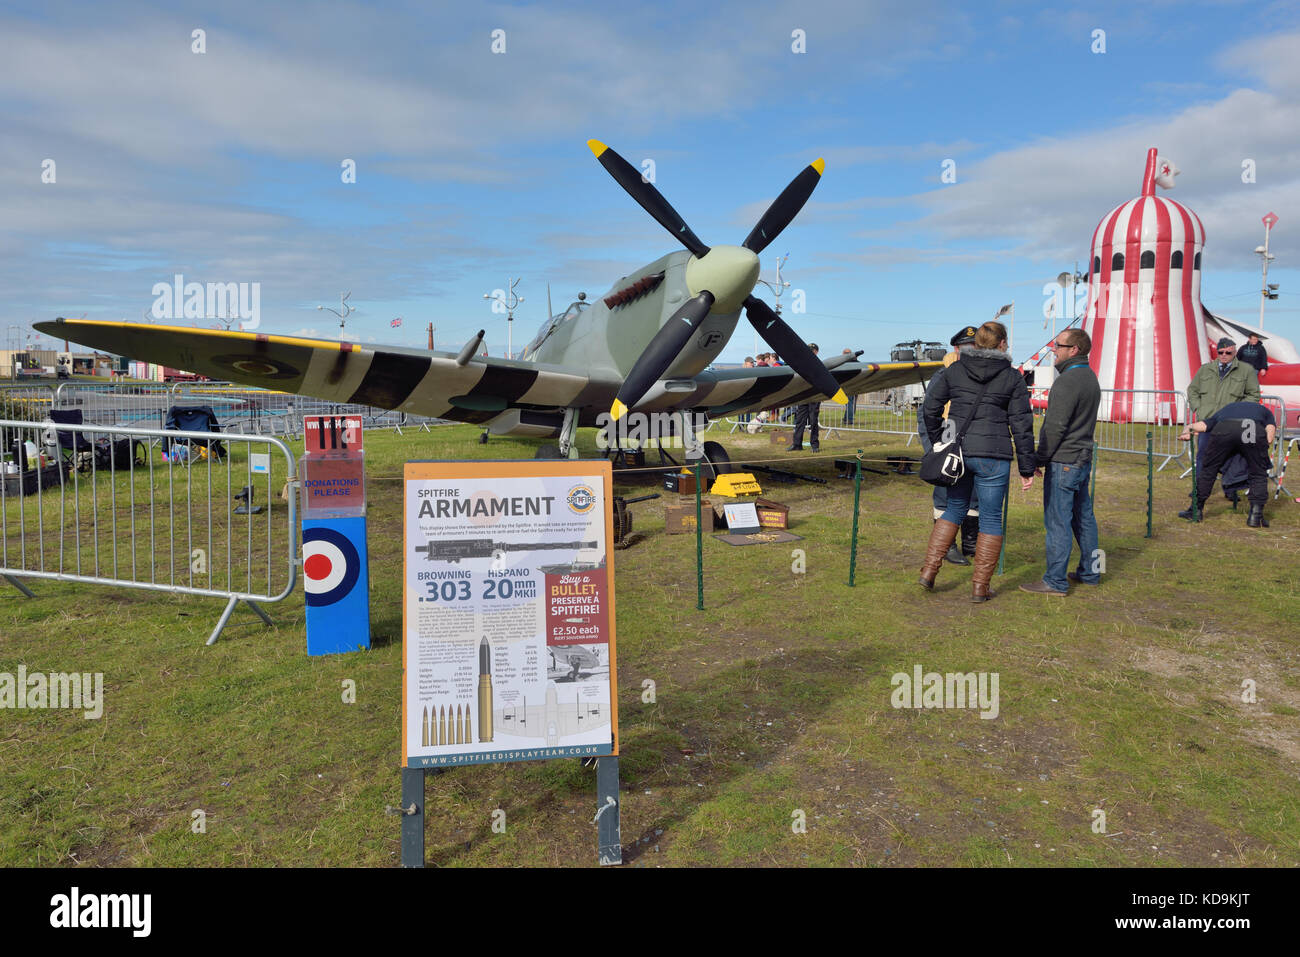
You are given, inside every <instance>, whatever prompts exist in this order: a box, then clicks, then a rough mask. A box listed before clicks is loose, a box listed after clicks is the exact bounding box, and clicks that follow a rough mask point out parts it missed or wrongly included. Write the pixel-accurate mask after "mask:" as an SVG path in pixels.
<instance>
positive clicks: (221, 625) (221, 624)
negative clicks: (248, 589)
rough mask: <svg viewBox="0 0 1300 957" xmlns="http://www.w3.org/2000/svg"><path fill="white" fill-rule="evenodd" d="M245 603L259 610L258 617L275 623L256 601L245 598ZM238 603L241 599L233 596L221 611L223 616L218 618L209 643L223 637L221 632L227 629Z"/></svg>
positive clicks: (213, 642)
mask: <svg viewBox="0 0 1300 957" xmlns="http://www.w3.org/2000/svg"><path fill="white" fill-rule="evenodd" d="M244 603H245V604H247V605H248V607H249V608H251V609H253V611H255V612H257V615H258V617H259V618H261V619H262V621H264V622H266V624H267V625H274V624H275V623H274V622H273V621H271V618H270V616H269V615H267V613H266V612H264V611H262V609H260V608H258V607H257V605H256V603H254V602H251V601H248V599H244ZM237 604H239V599H238V598H235V597H233V596H232V597H231V599H230V601H228V602H227V603H226V610H225V611H223V612H222V613H221V617H220V618H219V619H218V620H217V627H216V628H213V629H212V635H211V636H210V637H209V638H208V641H207V643H208V644H209V645H215V644H216V643H217V639H218V638H220V637H221V633H222V631H224V630H225V628H226V624H227V623H228V622H229V621H230V616H231V614H232V613H233V612H234V610H235V606H236V605H237Z"/></svg>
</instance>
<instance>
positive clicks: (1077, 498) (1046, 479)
mask: <svg viewBox="0 0 1300 957" xmlns="http://www.w3.org/2000/svg"><path fill="white" fill-rule="evenodd" d="M1091 468H1092V463H1091V461H1085V462H1080V463H1079V464H1077V465H1062V464H1061V463H1060V462H1053V463H1052V464H1051V465H1050V466H1049V467H1047V468H1045V469H1043V527H1044V528H1045V529H1046V530H1047V534H1046V541H1047V572H1046V573H1045V574H1044V575H1043V583H1044V584H1045V585H1047V587H1049V588H1054V589H1056V590H1057V591H1069V590H1070V582H1069V580H1068V579H1067V578H1066V577H1065V573H1066V570H1067V568H1068V567H1069V564H1070V551H1071V550H1072V549H1073V547H1074V539H1078V542H1079V567H1078V568H1077V569H1075V571H1076V573H1077V574H1078V576H1079V577H1080V578H1081V579H1083V580H1084V581H1086V582H1088V583H1090V584H1094V585H1095V584H1096V583H1097V582H1099V581H1101V575H1100V574H1099V573H1098V572H1097V571H1094V569H1093V565H1094V563H1095V562H1096V560H1097V519H1096V518H1095V517H1094V516H1093V514H1092V494H1091V493H1090V492H1089V491H1088V473H1089V472H1090V471H1091Z"/></svg>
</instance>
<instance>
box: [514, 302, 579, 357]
mask: <svg viewBox="0 0 1300 957" xmlns="http://www.w3.org/2000/svg"><path fill="white" fill-rule="evenodd" d="M590 308H591V303H589V302H587V301H586V300H585V299H578V300H575V301H574V302H571V303H569V308H568V309H565V310H564V312H561V313H559V314H557V315H554V316H551V318H549V319H547V320H546V321H545V322H543V323H542V328H541V329H539V330H538V331H537V336H536V338H534V339H533V341H532V342H530V343H528V345H526V346H524V352H523V355H522V356H520V358H521V359H527V358H528V357H529V356H530V355H532V354H533V353H534V352H536V351H537V350H538V349H539V348H540V347H541V345H542V343H543V342H545V341H546V340H547V339H548V338H549V337H550V335H551V333H553V332H554V331H555V330H556V329H558V328H560V326H561V325H563V324H564V323H566V322H571V321H572V320H574V319H576V318H578V316H580V315H582V313H583V312H584V311H586V310H587V309H590Z"/></svg>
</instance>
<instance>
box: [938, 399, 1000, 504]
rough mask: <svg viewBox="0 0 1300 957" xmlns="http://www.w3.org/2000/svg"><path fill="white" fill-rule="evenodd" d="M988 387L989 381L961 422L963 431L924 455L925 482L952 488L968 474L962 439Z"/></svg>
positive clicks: (939, 443)
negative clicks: (964, 419)
mask: <svg viewBox="0 0 1300 957" xmlns="http://www.w3.org/2000/svg"><path fill="white" fill-rule="evenodd" d="M990 381H992V380H990ZM988 387H989V383H988V382H985V383H984V385H983V387H982V388H981V389H980V391H979V395H977V396H976V397H975V404H974V405H972V406H971V407H970V414H969V415H967V416H966V421H965V422H963V423H962V424H961V431H960V432H958V433H957V435H956V436H955V437H954V438H952V439H950V440H949V441H947V442H936V443H935V444H934V446H933V447H932V448H931V449H930V451H929V452H926V453H925V455H924V456H922V458H921V480H922V481H923V482H929V483H930V484H931V485H939V486H943V487H945V488H950V487H951V486H953V485H956V484H957V483H958V482H959V481H960V480H961V477H962V476H963V475H965V474H966V457H965V456H964V455H963V454H962V449H961V440H962V439H963V438H965V437H966V430H967V429H969V428H970V424H971V422H973V421H974V419H975V411H976V410H977V409H978V408H979V405H980V402H982V401H983V400H984V392H985V390H986V389H988Z"/></svg>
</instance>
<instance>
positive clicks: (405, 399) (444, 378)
mask: <svg viewBox="0 0 1300 957" xmlns="http://www.w3.org/2000/svg"><path fill="white" fill-rule="evenodd" d="M34 328H35V329H37V330H38V331H40V332H42V333H44V334H46V335H48V336H52V337H53V338H55V339H68V340H71V341H72V342H77V343H80V344H82V345H86V346H90V347H92V348H95V349H102V350H103V351H105V352H111V353H113V354H115V355H120V356H126V357H128V358H131V359H135V360H138V361H144V362H153V363H157V364H158V365H165V366H171V367H173V368H177V369H184V370H185V371H187V372H195V373H199V374H201V375H206V376H210V377H212V378H214V379H219V380H223V381H227V380H228V381H232V382H238V383H241V384H243V385H250V386H256V387H259V388H263V389H272V390H276V391H280V392H291V393H295V394H301V395H308V396H315V397H317V398H321V399H326V400H328V401H331V402H341V403H344V402H355V403H361V404H363V405H371V406H376V407H378V408H382V409H399V410H401V411H403V412H409V413H411V414H413V415H424V416H430V417H433V418H440V419H450V420H452V421H457V422H487V421H489V420H491V419H493V418H495V417H496V416H498V415H500V414H501V413H502V412H503V411H505V410H506V409H508V408H543V409H551V408H560V409H563V408H568V407H581V406H591V407H593V408H601V409H608V408H609V405H610V402H612V401H613V398H614V396H615V394H616V393H617V392H618V387H619V384H620V383H619V382H618V381H617V380H616V379H614V378H607V379H600V378H598V377H596V374H595V373H591V372H587V371H580V370H577V369H566V368H561V367H557V366H548V365H543V364H540V363H535V362H519V361H516V360H510V359H496V358H488V357H482V356H477V357H475V358H473V359H471V360H470V361H469V362H468V363H467V364H466V365H464V366H459V365H457V364H456V356H455V354H453V353H447V352H430V351H428V350H424V349H406V348H402V347H400V346H378V345H363V344H361V343H355V342H336V341H331V340H327V339H304V338H298V337H295V336H281V335H267V334H262V333H253V332H235V331H223V330H217V329H194V328H189V327H185V326H160V325H151V324H146V323H133V322H97V321H92V320H86V319H58V320H55V321H53V322H40V323H36V324H35V326H34Z"/></svg>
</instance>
